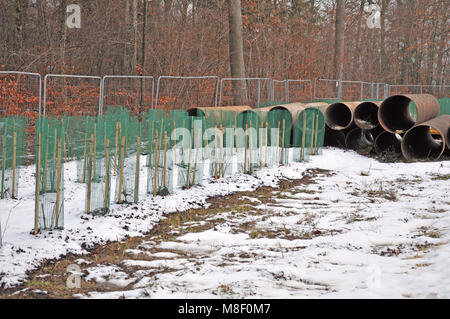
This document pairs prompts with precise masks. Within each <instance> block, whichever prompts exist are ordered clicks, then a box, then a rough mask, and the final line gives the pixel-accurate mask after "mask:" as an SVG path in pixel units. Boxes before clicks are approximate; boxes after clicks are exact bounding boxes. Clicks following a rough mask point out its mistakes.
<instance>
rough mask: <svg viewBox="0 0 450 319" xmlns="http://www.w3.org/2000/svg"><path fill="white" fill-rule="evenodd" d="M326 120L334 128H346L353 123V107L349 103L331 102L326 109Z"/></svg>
mask: <svg viewBox="0 0 450 319" xmlns="http://www.w3.org/2000/svg"><path fill="white" fill-rule="evenodd" d="M325 122H326V124H327V125H328V127H330V128H331V129H333V130H336V131H342V130H345V129H346V128H349V127H350V126H351V125H352V124H353V109H352V108H351V107H349V105H348V103H334V104H331V105H330V106H329V107H328V108H327V109H326V111H325Z"/></svg>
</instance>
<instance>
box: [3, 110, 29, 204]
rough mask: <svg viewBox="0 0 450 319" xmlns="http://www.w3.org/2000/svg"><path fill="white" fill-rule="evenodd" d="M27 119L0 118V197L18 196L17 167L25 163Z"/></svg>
mask: <svg viewBox="0 0 450 319" xmlns="http://www.w3.org/2000/svg"><path fill="white" fill-rule="evenodd" d="M26 129H27V121H26V120H25V119H24V118H20V117H8V118H0V134H1V136H0V169H1V172H0V173H1V174H0V178H1V180H0V198H1V199H3V198H14V199H17V198H18V192H19V168H20V166H22V165H25V164H26V158H27V147H26V145H27V143H26V134H25V132H26Z"/></svg>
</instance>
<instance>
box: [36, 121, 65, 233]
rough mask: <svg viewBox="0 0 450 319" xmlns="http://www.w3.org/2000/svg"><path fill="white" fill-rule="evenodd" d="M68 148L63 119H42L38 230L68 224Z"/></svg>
mask: <svg viewBox="0 0 450 319" xmlns="http://www.w3.org/2000/svg"><path fill="white" fill-rule="evenodd" d="M65 148H66V147H65V142H64V124H63V121H61V120H52V119H48V118H42V119H39V120H38V123H37V134H36V157H35V163H36V164H35V165H36V207H35V232H37V230H38V229H40V230H43V229H54V228H63V227H64V158H63V156H64V150H65Z"/></svg>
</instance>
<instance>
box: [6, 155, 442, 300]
mask: <svg viewBox="0 0 450 319" xmlns="http://www.w3.org/2000/svg"><path fill="white" fill-rule="evenodd" d="M71 165H72V166H71ZM27 170H29V171H24V172H22V176H23V179H21V183H22V180H24V182H23V183H24V184H21V185H26V187H25V189H21V194H20V197H21V199H20V200H19V201H12V200H2V201H0V218H1V223H2V231H3V232H4V236H3V242H4V243H3V244H4V245H3V248H1V249H0V285H3V287H5V288H7V287H11V286H14V285H17V284H20V283H21V282H23V281H25V280H26V279H27V275H26V272H27V271H28V270H31V269H35V268H38V267H39V265H40V264H41V263H42V262H43V261H45V260H46V259H52V258H57V257H59V256H60V255H64V254H67V253H73V254H83V253H86V252H87V249H89V248H90V247H92V246H93V245H94V244H98V243H106V242H108V241H116V240H123V239H124V238H126V237H127V236H130V237H133V236H142V235H143V234H145V233H147V232H148V231H149V230H150V229H152V228H153V226H154V225H156V224H157V223H158V222H159V221H160V220H161V219H164V218H165V217H164V215H165V214H166V213H173V212H182V211H186V210H189V209H193V208H202V207H204V206H205V205H206V200H207V198H209V197H214V196H223V195H227V194H231V193H233V192H236V191H239V192H242V191H246V193H245V196H242V197H241V198H239V199H235V202H233V203H231V202H230V208H229V209H227V207H226V206H225V208H224V207H221V209H218V210H213V211H214V212H215V213H214V214H212V213H211V214H207V215H205V216H204V219H194V220H193V221H191V222H184V223H181V224H180V225H174V226H173V228H172V232H171V234H170V235H171V236H170V237H168V238H162V237H161V236H160V235H158V236H157V235H155V236H154V238H152V237H148V236H147V237H145V239H143V240H142V241H141V242H140V243H139V244H138V245H136V247H134V248H133V249H127V250H126V251H124V253H123V258H121V260H120V261H118V262H117V261H115V262H108V263H106V262H103V263H97V262H95V260H94V259H92V258H86V260H82V259H78V260H77V263H78V264H79V265H80V267H81V268H82V274H83V275H82V278H81V280H82V282H83V283H96V284H97V285H99V284H100V285H101V287H102V289H98V287H99V286H96V287H97V288H96V289H92V291H89V290H83V291H81V292H77V291H75V292H74V294H73V295H74V296H75V297H81V298H118V297H126V298H224V297H225V298H311V297H323V298H366V297H367V298H381V297H382V298H404V297H406V298H408V297H412V298H424V297H431V298H434V297H437V298H450V269H449V267H448V261H449V260H450V243H449V240H450V198H449V197H448V194H450V180H449V174H450V162H448V161H447V162H433V163H411V164H405V163H395V164H386V163H380V162H377V161H375V160H373V159H369V158H366V157H362V156H359V155H357V154H355V153H354V152H350V151H343V150H337V149H324V150H323V155H320V156H315V157H313V158H312V160H311V161H310V162H309V163H306V164H302V163H293V164H290V165H287V166H282V167H276V168H272V169H264V170H261V171H259V172H258V173H257V175H256V176H247V175H245V176H244V175H238V176H233V177H229V178H225V179H222V180H219V181H209V182H208V183H207V184H205V186H203V187H198V188H194V189H191V190H188V191H187V190H177V191H176V193H175V194H174V195H171V196H167V197H164V198H162V197H157V198H153V197H151V196H148V195H146V194H144V193H143V194H141V200H140V202H139V204H137V205H131V206H120V205H112V211H111V213H110V215H108V216H106V217H92V216H86V214H84V213H83V210H84V194H85V193H84V192H85V189H84V187H80V185H79V184H76V183H74V182H73V180H74V173H73V172H74V171H75V169H74V166H73V164H72V163H69V164H68V165H66V167H65V174H66V184H65V187H66V191H65V197H66V204H65V230H63V231H53V232H45V233H43V234H40V235H38V236H37V237H36V236H33V235H31V234H30V231H31V229H32V227H33V213H34V206H33V205H34V202H33V192H34V178H33V177H32V173H33V171H32V168H27ZM305 177H308V182H307V183H300V184H298V185H296V186H293V187H291V188H287V189H277V188H274V189H273V190H272V191H270V192H269V193H267V191H266V192H264V193H261V192H258V191H255V192H254V193H252V192H251V191H253V190H256V189H258V188H259V187H261V186H276V185H278V183H279V182H280V180H283V179H285V178H288V179H302V178H305ZM143 180H144V179H143ZM141 190H144V192H145V186H143V187H141ZM80 198H81V200H80ZM208 205H210V204H208ZM77 258H79V257H77ZM83 258H84V257H83ZM44 293H45V292H44Z"/></svg>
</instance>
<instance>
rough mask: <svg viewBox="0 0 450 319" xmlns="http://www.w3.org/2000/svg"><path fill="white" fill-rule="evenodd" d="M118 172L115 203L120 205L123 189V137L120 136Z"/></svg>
mask: <svg viewBox="0 0 450 319" xmlns="http://www.w3.org/2000/svg"><path fill="white" fill-rule="evenodd" d="M120 144H121V145H120V148H121V150H120V170H119V194H118V195H117V202H118V203H119V204H120V203H122V187H123V165H124V162H125V158H124V157H125V136H122V139H121V143H120Z"/></svg>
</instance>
